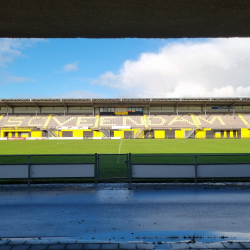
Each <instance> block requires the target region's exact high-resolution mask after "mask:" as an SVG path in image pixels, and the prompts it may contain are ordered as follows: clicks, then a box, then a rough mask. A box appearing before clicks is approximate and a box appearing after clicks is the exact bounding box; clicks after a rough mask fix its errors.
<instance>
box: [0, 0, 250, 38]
mask: <svg viewBox="0 0 250 250" xmlns="http://www.w3.org/2000/svg"><path fill="white" fill-rule="evenodd" d="M249 36H250V1H249V0H0V37H13V38H17V37H19V38H24V37H26V38H30V37H36V38H39V37H40V38H76V37H85V38H125V37H138V38H181V37H249Z"/></svg>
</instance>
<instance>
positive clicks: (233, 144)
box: [0, 139, 250, 155]
mask: <svg viewBox="0 0 250 250" xmlns="http://www.w3.org/2000/svg"><path fill="white" fill-rule="evenodd" d="M249 146H250V140H249V139H169V140H168V139H165V140H164V139H155V140H146V139H145V140H143V139H138V140H129V139H128V140H126V139H124V140H63V141H61V140H60V141H59V140H56V141H52V140H50V141H49V140H45V141H0V154H2V155H3V154H94V153H99V154H118V153H133V154H147V153H149V154H150V153H153V154H156V153H159V154H163V153H166V154H169V153H174V154H175V153H185V154H187V153H188V154H201V153H205V154H208V153H213V154H218V153H250V147H249Z"/></svg>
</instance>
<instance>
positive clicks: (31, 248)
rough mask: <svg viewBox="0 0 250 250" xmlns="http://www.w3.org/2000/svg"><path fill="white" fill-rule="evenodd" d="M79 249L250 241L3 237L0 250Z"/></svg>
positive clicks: (241, 245) (244, 245) (237, 245)
mask: <svg viewBox="0 0 250 250" xmlns="http://www.w3.org/2000/svg"><path fill="white" fill-rule="evenodd" d="M79 249H105V250H108V249H110V250H111V249H128V250H129V249H141V250H142V249H145V250H154V249H155V250H161V249H170V250H175V249H176V250H177V249H178V250H180V249H203V250H204V249H207V250H209V249H250V241H221V242H216V243H204V242H192V241H186V242H184V241H183V242H161V243H159V242H158V243H155V242H153V243H145V242H140V241H137V242H136V241H134V242H122V243H119V242H116V243H110V242H101V243H100V242H99V243H98V242H95V243H92V242H86V240H81V239H73V238H68V239H67V238H60V239H59V238H54V239H52V238H12V239H8V238H3V239H1V241H0V250H79Z"/></svg>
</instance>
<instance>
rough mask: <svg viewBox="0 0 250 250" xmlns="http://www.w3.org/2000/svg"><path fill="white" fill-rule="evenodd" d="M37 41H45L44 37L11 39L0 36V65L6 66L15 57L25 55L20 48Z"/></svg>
mask: <svg viewBox="0 0 250 250" xmlns="http://www.w3.org/2000/svg"><path fill="white" fill-rule="evenodd" d="M37 42H47V40H46V39H35V38H32V39H11V38H0V66H6V64H7V63H10V62H13V60H14V59H15V58H17V57H22V56H25V55H24V54H22V50H23V49H24V48H26V47H30V46H33V45H34V44H35V43H37Z"/></svg>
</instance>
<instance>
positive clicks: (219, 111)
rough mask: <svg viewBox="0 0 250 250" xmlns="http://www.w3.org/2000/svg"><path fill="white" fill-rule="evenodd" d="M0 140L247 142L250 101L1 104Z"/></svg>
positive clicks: (33, 101)
mask: <svg viewBox="0 0 250 250" xmlns="http://www.w3.org/2000/svg"><path fill="white" fill-rule="evenodd" d="M0 138H1V139H3V138H5V139H40V138H51V139H56V138H58V139H59V138H60V139H62V138H65V139H70V138H71V139H74V138H75V139H77V138H78V139H83V138H99V139H100V138H147V139H153V138H156V139H164V138H166V139H168V138H250V98H153V99H150V98H143V99H138V98H137V99H129V98H128V99H1V100H0Z"/></svg>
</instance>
